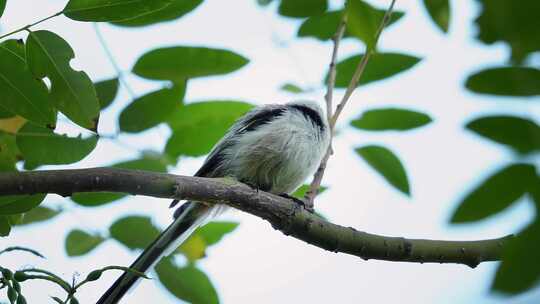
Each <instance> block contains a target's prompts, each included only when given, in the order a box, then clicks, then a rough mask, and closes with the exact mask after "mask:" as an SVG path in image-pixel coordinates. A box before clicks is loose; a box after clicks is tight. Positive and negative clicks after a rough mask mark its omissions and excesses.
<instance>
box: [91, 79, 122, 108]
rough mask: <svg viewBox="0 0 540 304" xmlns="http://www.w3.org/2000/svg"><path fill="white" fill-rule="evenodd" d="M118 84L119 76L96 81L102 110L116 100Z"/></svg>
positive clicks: (95, 84) (95, 85)
mask: <svg viewBox="0 0 540 304" xmlns="http://www.w3.org/2000/svg"><path fill="white" fill-rule="evenodd" d="M118 85H119V82H118V78H111V79H105V80H102V81H99V82H96V83H94V87H95V88H96V93H97V97H98V100H99V106H100V108H101V110H103V109H105V108H107V107H108V106H110V105H111V103H112V102H113V101H114V99H115V98H116V94H117V93H118Z"/></svg>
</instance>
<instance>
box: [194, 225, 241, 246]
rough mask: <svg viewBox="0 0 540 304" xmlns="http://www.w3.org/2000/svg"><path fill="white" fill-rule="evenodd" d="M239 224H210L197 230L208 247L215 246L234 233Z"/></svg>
mask: <svg viewBox="0 0 540 304" xmlns="http://www.w3.org/2000/svg"><path fill="white" fill-rule="evenodd" d="M238 225H239V223H236V222H224V221H222V222H217V221H216V222H210V223H208V224H206V225H204V226H202V227H200V228H199V229H197V232H196V233H197V235H199V236H201V237H202V239H203V240H204V242H205V243H206V245H208V246H210V245H214V244H216V243H218V242H219V241H221V239H222V238H223V237H224V236H225V235H226V234H229V233H231V232H233V231H234V230H235V229H236V228H237V227H238Z"/></svg>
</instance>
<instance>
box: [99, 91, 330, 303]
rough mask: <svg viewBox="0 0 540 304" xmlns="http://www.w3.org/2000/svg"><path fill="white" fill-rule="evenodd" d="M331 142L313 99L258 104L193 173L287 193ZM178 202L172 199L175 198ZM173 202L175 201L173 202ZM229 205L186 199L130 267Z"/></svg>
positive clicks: (126, 282) (114, 298) (119, 285)
mask: <svg viewBox="0 0 540 304" xmlns="http://www.w3.org/2000/svg"><path fill="white" fill-rule="evenodd" d="M329 143H330V130H329V127H328V123H327V118H326V115H325V113H324V112H323V110H322V109H321V107H320V106H319V105H318V104H317V103H315V102H313V101H295V102H290V103H287V104H285V105H277V104H272V105H264V106H260V107H256V108H254V109H252V110H251V111H249V112H248V113H246V114H245V115H244V116H242V117H241V118H240V119H238V120H237V121H236V122H235V123H234V125H233V126H232V127H231V128H230V129H229V131H228V132H227V134H226V135H225V136H224V137H223V138H222V139H221V140H220V141H219V142H218V143H217V144H216V145H215V146H214V148H213V149H212V151H211V152H210V154H209V155H208V157H207V158H206V160H205V162H204V164H203V166H202V167H201V168H200V169H199V171H197V173H196V174H195V176H204V177H225V176H228V177H233V178H235V179H237V180H239V181H241V182H244V183H247V184H249V185H251V186H254V187H257V188H258V189H260V190H263V191H268V192H271V193H274V194H282V193H285V194H290V193H291V192H293V191H294V190H296V189H297V188H298V187H299V186H300V185H301V184H302V183H303V182H304V181H305V180H306V179H307V178H308V177H309V176H310V175H312V174H313V173H314V172H315V170H316V169H317V167H318V165H319V164H320V162H321V160H322V158H323V156H324V154H325V153H326V150H327V149H328V145H329ZM175 202H176V201H175ZM175 202H173V205H175ZM226 209H227V207H226V206H223V205H214V206H208V205H205V204H203V203H197V202H187V203H185V204H184V205H183V206H181V207H180V208H179V209H178V210H177V212H175V220H174V222H173V223H172V224H171V225H170V226H169V227H167V229H165V230H164V231H163V232H162V233H161V234H160V236H159V237H158V238H157V239H156V240H155V241H154V242H153V243H152V244H151V245H149V246H148V247H147V248H146V249H145V251H144V252H143V253H142V254H141V255H140V256H139V258H137V260H136V261H135V262H134V263H133V264H132V265H131V266H130V267H131V268H133V269H136V270H138V271H140V272H146V271H147V270H148V269H149V268H151V267H152V266H153V265H154V264H155V263H156V262H157V261H158V260H159V259H160V258H161V257H162V256H163V255H166V254H168V253H170V252H172V251H174V250H175V249H176V248H177V247H178V246H179V245H180V244H181V243H182V242H183V241H185V240H186V239H187V238H188V237H189V235H190V234H191V233H193V232H194V231H195V229H196V228H197V227H199V226H201V225H204V224H205V223H207V222H208V221H209V220H211V219H212V218H213V217H215V216H217V215H219V214H221V213H222V212H223V211H224V210H226ZM137 279H138V277H136V276H134V275H131V274H129V273H125V274H123V275H122V276H121V277H120V278H119V279H118V280H116V282H115V283H114V284H113V285H112V286H111V287H110V288H109V289H108V290H107V292H106V293H105V294H104V295H103V296H102V297H101V298H100V300H99V301H98V302H97V304H105V303H107V304H111V303H117V302H118V301H119V300H120V299H121V298H122V296H123V295H124V294H125V293H127V291H128V290H129V288H130V287H131V286H133V284H134V283H135V282H136V281H137Z"/></svg>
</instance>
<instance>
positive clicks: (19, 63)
mask: <svg viewBox="0 0 540 304" xmlns="http://www.w3.org/2000/svg"><path fill="white" fill-rule="evenodd" d="M0 91H1V92H2V98H1V99H0V108H2V109H3V110H4V111H8V112H10V113H13V114H17V115H20V116H22V117H24V118H26V119H28V120H30V121H32V122H35V123H37V124H39V125H41V126H43V127H46V126H48V127H50V128H53V129H54V127H55V126H56V110H54V108H53V105H52V102H51V100H50V99H49V95H48V93H47V87H46V86H45V84H44V83H43V82H42V81H41V80H36V79H35V77H34V76H33V75H32V73H31V72H30V70H29V69H28V67H27V66H26V59H25V54H24V44H23V43H22V40H6V41H4V42H2V43H1V44H0ZM11 116H13V115H11Z"/></svg>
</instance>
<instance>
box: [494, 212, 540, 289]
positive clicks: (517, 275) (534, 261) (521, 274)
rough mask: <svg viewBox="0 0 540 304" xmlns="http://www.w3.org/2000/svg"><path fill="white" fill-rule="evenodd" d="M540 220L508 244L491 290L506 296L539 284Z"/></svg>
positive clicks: (536, 220) (537, 219)
mask: <svg viewBox="0 0 540 304" xmlns="http://www.w3.org/2000/svg"><path fill="white" fill-rule="evenodd" d="M539 256H540V219H539V218H536V219H535V221H534V222H533V223H532V224H530V225H529V226H528V227H526V228H525V229H524V230H523V231H521V232H520V233H519V234H518V235H517V236H516V237H515V238H514V239H513V240H512V241H511V242H510V243H508V244H507V245H506V246H505V248H504V250H503V255H502V263H501V264H500V265H499V268H498V269H497V273H496V274H495V279H494V281H493V283H492V285H491V289H493V290H496V291H499V292H503V293H506V294H517V293H521V292H524V291H527V290H529V289H531V288H533V287H535V286H538V283H539V282H540V263H538V257H539Z"/></svg>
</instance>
